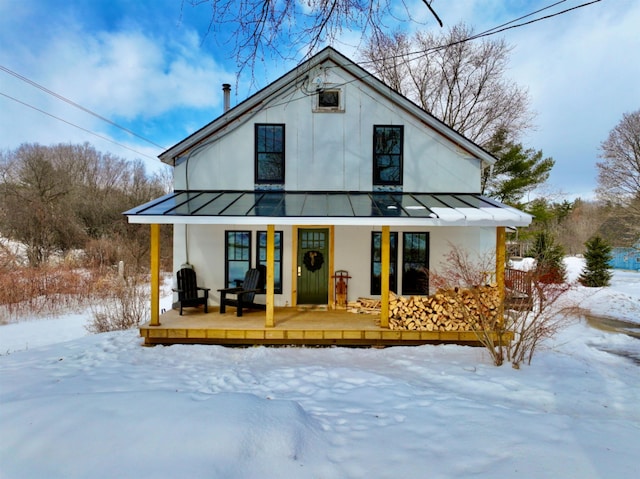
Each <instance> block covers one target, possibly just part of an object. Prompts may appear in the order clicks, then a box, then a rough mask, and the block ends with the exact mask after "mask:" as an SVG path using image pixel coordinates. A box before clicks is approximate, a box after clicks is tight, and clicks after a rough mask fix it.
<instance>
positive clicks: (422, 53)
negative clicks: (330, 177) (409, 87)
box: [268, 0, 601, 108]
mask: <svg viewBox="0 0 640 479" xmlns="http://www.w3.org/2000/svg"><path fill="white" fill-rule="evenodd" d="M600 1H601V0H593V1H590V2H586V3H582V4H580V5H576V6H574V7H571V8H567V9H565V10H562V11H560V12H556V13H553V14H551V15H546V16H544V17H539V18H535V19H533V20H530V21H527V22H523V23H519V24H516V25H511V24H512V23H513V22H517V21H519V20H522V19H525V18H528V17H531V16H532V15H536V14H538V13H540V12H542V11H545V10H548V9H550V8H553V7H555V6H557V5H559V4H561V3H564V2H566V0H560V1H558V2H555V3H553V4H550V5H547V6H546V7H543V8H540V9H538V10H535V11H533V12H531V13H527V14H526V15H523V16H521V17H518V18H515V19H513V20H510V21H508V22H506V23H503V24H501V25H498V26H496V27H493V28H490V29H488V30H485V31H484V32H481V33H478V34H475V35H472V36H470V37H467V38H463V39H462V40H458V41H455V42H451V43H447V44H443V45H438V46H435V47H432V48H428V49H426V50H420V51H415V52H407V53H402V54H399V55H391V56H384V57H380V58H379V59H378V61H379V60H391V59H398V58H402V59H404V61H402V62H400V63H401V64H407V63H409V62H411V61H413V60H416V59H418V58H421V57H424V56H427V55H428V54H429V53H431V52H435V51H438V50H443V49H445V48H449V47H452V46H455V45H459V44H461V43H466V42H469V41H473V40H477V39H478V38H484V37H488V36H491V35H495V34H497V33H500V32H503V31H505V30H510V29H513V28H518V27H522V26H526V25H530V24H532V23H536V22H539V21H542V20H547V19H549V18H553V17H556V16H558V15H563V14H565V13H569V12H571V11H573V10H577V9H579V8H583V7H587V6H589V5H592V4H594V3H598V2H600ZM508 25H511V26H508ZM411 57H413V58H411ZM355 63H356V64H357V65H359V66H360V67H362V68H364V65H367V64H371V63H376V60H369V61H360V62H355ZM396 66H398V65H392V66H391V67H389V68H393V67H396ZM370 76H373V77H375V74H373V73H369V72H367V74H366V75H363V76H362V77H356V78H354V79H353V80H350V81H347V82H344V83H342V84H340V85H335V86H343V85H348V84H349V83H354V82H356V81H359V80H361V79H363V78H365V77H370ZM313 94H314V93H313V92H312V93H305V97H306V96H309V95H313ZM305 97H301V98H297V99H293V100H287V101H284V102H281V103H276V104H275V105H271V106H269V107H268V108H274V107H277V106H280V105H284V104H288V103H290V102H292V101H296V100H301V99H303V98H305Z"/></svg>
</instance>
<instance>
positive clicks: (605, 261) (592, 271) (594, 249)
mask: <svg viewBox="0 0 640 479" xmlns="http://www.w3.org/2000/svg"><path fill="white" fill-rule="evenodd" d="M584 245H585V246H586V248H587V250H586V252H585V253H584V258H585V261H586V264H585V267H584V269H583V270H582V273H581V274H580V278H578V280H579V281H580V284H582V285H583V286H589V287H592V288H598V287H602V286H609V284H610V282H611V275H612V273H611V269H610V266H609V261H611V246H609V245H608V244H607V242H606V241H605V240H603V239H602V238H601V237H600V236H592V237H591V238H590V239H589V240H588V241H587V242H586V243H585V244H584Z"/></svg>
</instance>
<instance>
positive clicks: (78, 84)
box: [0, 0, 640, 199]
mask: <svg viewBox="0 0 640 479" xmlns="http://www.w3.org/2000/svg"><path fill="white" fill-rule="evenodd" d="M584 1H586V0H565V1H564V2H562V3H560V4H559V5H558V6H557V7H555V8H554V9H551V10H548V11H546V12H545V13H547V14H548V13H553V12H557V11H559V10H563V9H566V8H571V7H574V6H576V5H579V4H581V3H584ZM406 3H407V4H408V5H409V6H410V8H411V10H412V11H413V12H424V14H423V15H422V16H423V18H424V19H425V21H426V23H425V24H420V25H418V24H416V25H410V24H408V23H407V22H404V23H403V24H402V25H401V26H402V27H403V28H407V29H412V28H421V29H434V30H439V27H438V25H437V24H436V23H435V21H433V19H432V18H430V17H429V14H428V12H427V11H426V9H425V7H424V4H423V3H422V0H406ZM551 3H554V2H553V1H552V0H548V1H538V0H531V1H525V0H502V1H499V0H458V1H455V2H450V1H445V0H434V2H433V4H432V5H433V7H434V9H435V10H436V12H437V13H438V15H439V16H440V18H441V19H442V20H443V22H444V24H445V28H446V27H447V26H451V25H454V24H456V23H458V22H461V21H464V22H466V23H468V24H470V25H473V26H474V27H475V29H476V31H484V30H486V29H489V28H492V27H495V26H497V25H499V24H502V23H505V22H507V21H510V20H513V19H514V18H516V17H518V16H520V15H523V14H527V13H530V12H532V11H534V10H536V9H538V8H541V7H544V6H547V5H550V4H551ZM412 4H413V5H414V6H411V5H412ZM209 9H210V7H209V6H208V5H207V4H203V5H200V6H197V7H193V6H191V5H189V4H187V2H185V4H184V5H183V2H182V0H136V1H134V0H0V66H2V67H4V68H6V69H9V70H11V71H12V72H15V73H17V74H19V75H21V76H23V77H25V78H26V79H28V80H31V81H33V82H36V83H38V84H39V85H41V86H43V87H45V88H47V89H49V90H51V91H53V92H55V93H57V94H59V95H61V96H63V97H65V98H67V99H69V100H71V101H73V102H75V103H77V104H79V105H81V106H83V107H85V108H87V109H89V110H91V111H93V112H95V113H98V114H99V115H101V116H103V117H106V118H108V119H110V120H112V121H113V122H116V123H118V124H119V125H121V126H123V127H126V128H128V129H130V130H131V131H133V132H135V133H136V134H137V135H140V136H142V137H144V138H146V139H148V140H151V141H152V142H153V143H154V144H155V145H154V144H151V143H148V142H146V141H143V140H141V139H140V138H138V137H136V136H133V135H130V134H129V133H127V132H124V131H122V130H120V129H117V128H115V127H113V126H110V125H109V124H108V123H106V122H104V121H102V120H100V119H98V118H96V117H94V116H92V115H89V114H87V113H86V112H83V111H82V110H80V109H78V108H74V107H72V106H70V105H69V104H68V103H66V102H64V101H61V100H60V99H58V98H56V97H54V96H53V95H50V94H47V93H45V92H43V91H42V90H41V89H38V88H36V87H34V86H33V85H31V84H29V83H28V82H26V81H23V80H20V79H18V78H16V77H15V76H13V75H11V74H9V73H7V72H6V71H4V70H0V94H2V95H0V148H2V149H13V148H16V147H17V146H19V145H20V144H21V143H24V142H37V143H41V144H46V145H48V144H55V143H61V142H62V143H68V142H71V143H82V142H85V141H87V142H90V143H91V144H93V145H94V146H95V147H96V148H97V149H99V150H100V151H104V152H106V151H109V152H111V153H113V154H115V155H117V156H121V157H126V158H131V159H134V158H140V159H142V160H143V161H144V162H145V164H147V166H148V167H149V168H151V169H153V168H157V167H159V166H158V165H160V163H159V160H157V159H155V158H156V157H157V155H158V154H159V153H161V152H162V151H163V148H161V147H170V146H171V145H173V144H174V143H176V142H177V141H179V140H181V139H182V138H184V137H185V136H187V135H188V134H190V133H192V132H193V131H195V130H196V129H198V128H200V127H202V126H203V125H205V124H206V123H208V122H209V121H211V120H212V119H214V118H216V117H217V116H219V115H220V114H221V113H222V91H221V84H222V83H231V84H232V85H233V93H232V105H235V104H237V103H239V102H241V101H242V100H244V99H245V98H246V97H247V96H249V95H250V94H252V93H255V91H256V88H262V87H264V86H266V85H267V84H268V83H269V82H270V81H273V80H275V79H276V78H277V77H278V76H280V75H281V74H282V73H283V72H284V71H286V70H288V69H290V68H292V67H293V66H295V65H294V62H291V63H288V64H287V63H283V62H282V61H281V60H280V61H279V62H276V61H275V60H273V59H269V58H265V59H264V61H263V62H262V61H261V62H259V66H258V69H257V70H256V78H255V80H256V82H255V84H254V85H252V78H251V76H250V72H249V71H245V72H244V73H243V74H242V75H241V76H240V77H237V75H236V71H237V69H236V64H235V61H234V60H233V59H232V58H230V55H229V51H228V49H227V48H226V47H225V41H227V40H228V39H229V38H228V35H229V33H230V30H229V27H225V29H222V30H220V29H218V30H216V31H212V32H209V34H207V27H208V24H209V19H210V15H209ZM390 25H392V24H391V22H390ZM638 25H640V2H638V1H637V0H602V1H600V2H598V3H595V4H593V5H590V6H587V7H584V8H580V9H577V10H575V11H573V12H570V13H567V14H564V15H561V16H558V17H555V18H551V19H548V20H544V21H540V22H537V23H534V24H532V25H528V26H524V27H521V28H517V29H513V30H508V31H506V32H503V33H501V34H499V35H497V36H494V37H493V38H497V37H500V36H502V38H504V39H505V40H506V41H507V43H509V44H511V45H512V46H513V47H514V48H513V52H512V54H511V61H510V70H509V72H508V76H509V78H510V79H511V80H513V81H515V82H516V83H517V84H518V85H520V86H522V87H525V88H527V89H528V90H529V94H530V97H531V106H532V109H533V110H534V111H535V112H536V118H535V125H536V129H535V130H534V131H531V132H530V133H528V134H527V135H526V136H525V137H524V138H523V139H522V140H523V143H524V144H525V146H527V147H533V148H535V149H542V150H543V152H544V154H545V156H552V157H553V158H554V159H555V160H556V166H555V167H554V170H553V172H552V175H551V179H550V182H549V183H550V184H549V187H548V188H547V189H546V191H545V192H544V193H545V194H550V195H555V196H553V197H554V198H555V199H562V198H569V199H572V198H575V197H582V198H590V197H592V196H593V190H594V188H595V186H596V175H597V171H596V167H595V163H596V161H598V153H599V150H598V148H599V145H600V143H601V142H602V141H603V140H605V139H606V137H607V135H608V133H609V131H610V130H611V129H612V128H613V127H614V126H615V125H616V124H617V123H618V121H619V120H620V119H621V117H622V114H623V113H628V112H632V111H635V110H638V109H640V53H638V52H640V29H639V27H638ZM359 39H360V36H359V34H358V32H348V31H345V32H344V33H343V35H342V36H341V37H340V39H339V40H338V41H337V42H335V43H334V44H333V46H334V47H336V48H337V49H338V50H340V51H342V52H343V53H344V54H346V55H347V56H349V57H350V58H352V59H353V60H357V59H358V53H357V49H358V43H359ZM3 95H6V96H3ZM7 96H9V97H11V98H8V97H7ZM12 98H13V99H12ZM16 100H18V101H16ZM19 102H21V103H19ZM25 104H27V105H30V106H31V107H29V106H26V105H25ZM32 107H33V108H37V109H39V110H42V111H44V112H46V113H48V114H49V115H53V116H55V117H58V118H60V119H61V120H64V121H61V120H60V119H55V118H52V117H51V116H49V115H47V114H45V113H42V112H40V111H36V110H34V109H33V108H32ZM65 122H68V123H72V124H74V125H77V126H79V127H81V128H82V129H79V128H76V127H74V126H71V125H69V124H68V123H65ZM85 130H88V131H90V132H93V133H95V134H97V135H99V137H98V136H96V135H95V134H92V133H89V132H88V131H85ZM101 137H103V138H101ZM106 139H108V140H111V141H107V140H106ZM113 142H115V143H113ZM116 143H117V144H116ZM156 145H159V146H156ZM132 150H134V151H132Z"/></svg>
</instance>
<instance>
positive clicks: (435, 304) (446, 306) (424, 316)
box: [389, 286, 500, 331]
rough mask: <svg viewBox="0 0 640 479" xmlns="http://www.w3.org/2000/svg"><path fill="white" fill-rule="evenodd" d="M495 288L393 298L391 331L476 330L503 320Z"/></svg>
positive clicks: (390, 307) (391, 301) (390, 304)
mask: <svg viewBox="0 0 640 479" xmlns="http://www.w3.org/2000/svg"><path fill="white" fill-rule="evenodd" d="M499 307H500V295H499V292H498V288H497V287H495V286H483V287H480V288H474V289H458V288H456V289H453V290H447V291H439V292H437V293H436V294H434V295H432V296H411V297H409V298H407V297H402V296H395V295H394V296H392V297H391V299H390V301H389V328H390V329H408V330H413V331H473V330H474V329H478V327H480V325H484V327H485V328H486V327H490V326H491V325H493V324H494V322H495V321H497V320H499V317H498V314H499V309H500V308H499Z"/></svg>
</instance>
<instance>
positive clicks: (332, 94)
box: [318, 90, 340, 109]
mask: <svg viewBox="0 0 640 479" xmlns="http://www.w3.org/2000/svg"><path fill="white" fill-rule="evenodd" d="M318 108H329V109H338V108H340V90H322V91H319V92H318Z"/></svg>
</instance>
